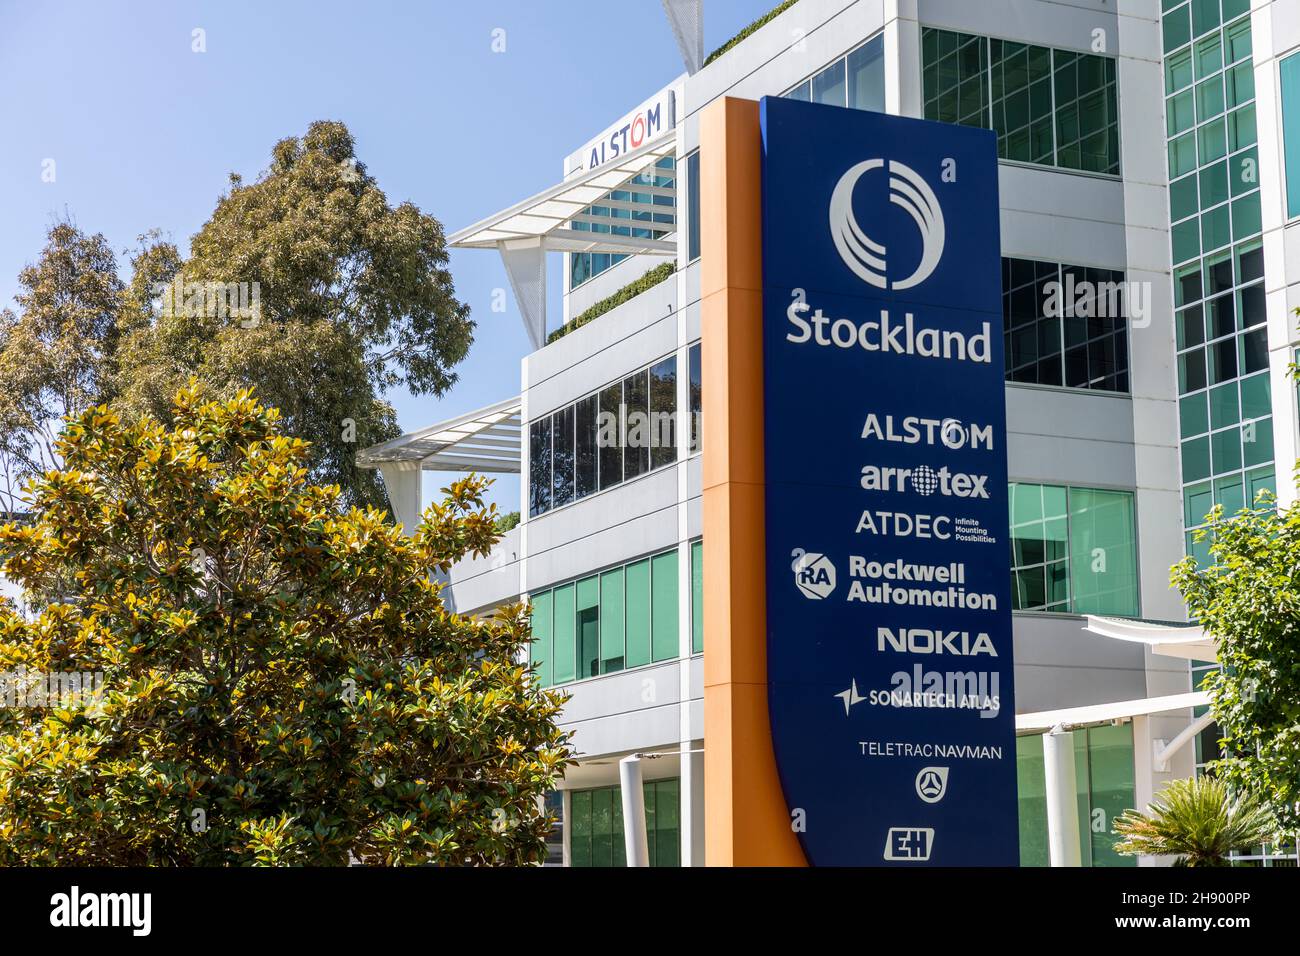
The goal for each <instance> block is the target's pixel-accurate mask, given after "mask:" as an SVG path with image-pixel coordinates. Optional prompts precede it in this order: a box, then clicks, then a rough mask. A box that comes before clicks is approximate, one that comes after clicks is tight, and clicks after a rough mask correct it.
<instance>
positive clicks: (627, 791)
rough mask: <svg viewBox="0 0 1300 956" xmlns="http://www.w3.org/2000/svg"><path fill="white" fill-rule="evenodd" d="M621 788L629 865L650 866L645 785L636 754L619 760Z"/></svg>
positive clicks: (639, 761) (624, 832) (624, 842)
mask: <svg viewBox="0 0 1300 956" xmlns="http://www.w3.org/2000/svg"><path fill="white" fill-rule="evenodd" d="M618 782H619V788H620V789H621V790H622V791H623V846H624V848H625V849H626V850H627V865H628V866H649V865H650V846H649V843H648V842H647V840H646V834H645V787H644V785H643V784H642V782H641V758H640V757H638V756H637V755H636V754H632V755H631V756H629V757H624V758H623V759H622V760H620V761H619V762H618Z"/></svg>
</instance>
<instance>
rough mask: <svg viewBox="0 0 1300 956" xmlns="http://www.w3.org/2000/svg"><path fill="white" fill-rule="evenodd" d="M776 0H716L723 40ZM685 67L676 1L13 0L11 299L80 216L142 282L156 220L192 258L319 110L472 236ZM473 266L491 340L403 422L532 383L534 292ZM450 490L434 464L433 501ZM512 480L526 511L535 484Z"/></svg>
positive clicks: (459, 254) (405, 193) (481, 329)
mask: <svg viewBox="0 0 1300 956" xmlns="http://www.w3.org/2000/svg"><path fill="white" fill-rule="evenodd" d="M773 5H775V0H709V2H706V4H705V48H706V49H712V48H714V47H716V46H718V45H720V44H721V43H723V42H725V41H726V40H727V38H729V37H730V36H732V35H733V34H735V33H736V32H737V30H739V29H740V28H741V27H743V26H744V25H745V24H747V23H749V22H750V21H751V20H753V19H754V18H756V17H758V16H759V15H761V14H762V13H764V12H765V11H766V10H767V9H768V8H769V7H771V6H773ZM195 28H201V29H203V30H204V31H205V39H206V46H207V50H206V52H204V53H195V52H193V51H192V50H191V46H192V40H191V36H192V31H193V30H194V29H195ZM497 28H501V29H504V30H505V40H506V51H505V52H504V53H494V52H492V48H491V44H492V31H493V30H495V29H497ZM681 71H682V64H681V60H680V58H679V56H678V53H677V48H676V45H675V44H674V42H673V38H672V32H671V30H670V29H669V27H668V23H667V20H666V18H665V17H664V15H663V12H662V8H661V6H660V3H659V0H603V2H601V0H565V2H560V0H478V2H472V3H463V2H453V0H434V2H419V3H417V2H414V0H412V2H407V3H387V2H370V3H366V4H358V3H343V2H336V0H315V2H310V3H308V2H298V0H292V2H289V0H275V2H267V0H261V2H255V0H225V2H220V3H215V2H212V3H200V2H176V0H170V2H164V0H136V2H128V0H83V2H48V3H46V2H42V3H32V2H29V0H0V90H3V91H4V92H3V93H0V142H2V143H3V144H4V145H3V148H2V149H0V304H2V305H4V306H10V307H12V305H13V296H14V294H15V292H16V291H17V289H18V283H17V276H18V272H19V270H20V269H22V267H23V266H24V265H26V264H28V263H29V262H32V261H33V260H35V258H36V257H37V256H38V255H39V253H40V249H41V247H42V245H43V241H44V234H45V232H46V230H47V229H48V228H49V226H50V225H51V223H52V222H53V221H54V220H55V219H56V218H59V217H62V216H64V215H65V214H66V215H70V216H71V217H72V218H73V219H74V221H75V222H76V223H77V224H78V225H79V226H80V227H81V228H82V229H84V230H86V231H88V232H102V233H103V234H104V235H105V236H106V237H107V238H108V240H109V242H110V243H111V245H112V246H113V248H114V250H115V251H117V252H118V258H119V264H120V265H121V266H122V268H123V274H124V277H125V269H126V253H127V251H128V250H130V249H132V248H133V247H134V246H135V244H136V237H137V236H139V235H140V234H141V233H143V232H145V231H146V230H148V229H151V228H154V227H157V228H160V229H162V230H163V232H164V233H165V234H166V235H167V236H168V237H169V238H171V239H172V240H173V241H174V242H176V243H177V244H178V245H179V246H180V247H181V250H182V252H185V251H187V249H188V245H189V239H190V237H191V236H192V235H193V234H194V233H195V232H196V231H197V230H198V229H199V227H200V226H201V225H202V224H203V223H204V222H205V221H206V219H207V218H208V216H209V215H210V214H211V212H212V209H213V207H214V205H215V203H216V199H217V197H218V195H219V194H220V193H221V192H222V191H223V190H224V189H225V188H226V186H227V177H228V174H229V173H230V172H232V171H233V172H238V173H240V174H241V175H243V176H244V178H245V180H251V179H253V178H255V177H256V176H257V175H258V173H259V172H260V171H261V170H263V169H264V168H265V167H266V165H267V163H268V161H269V158H270V151H271V147H272V145H273V144H274V143H275V142H276V141H277V140H279V139H281V138H283V137H285V136H291V135H301V134H302V133H304V132H305V131H306V129H307V126H308V124H309V123H311V122H312V121H313V120H317V119H335V120H342V121H343V122H345V123H346V124H347V125H348V127H349V128H350V129H351V131H352V133H353V135H354V136H355V137H356V140H357V153H358V156H359V158H360V159H361V161H362V162H364V163H365V164H366V167H367V169H368V171H369V172H370V173H371V174H372V175H373V176H375V178H376V179H377V180H378V183H379V185H380V187H381V188H382V189H383V190H384V191H385V192H386V193H387V195H388V198H389V201H390V202H391V203H393V204H396V203H399V202H402V201H406V200H409V201H412V202H414V203H415V204H416V205H418V206H419V207H420V208H421V209H422V210H423V211H424V212H426V213H429V214H431V215H433V216H435V217H437V218H438V219H439V220H440V221H441V222H442V223H443V225H444V226H445V227H446V228H447V230H448V232H451V231H453V230H455V229H458V228H460V227H461V226H464V225H467V224H469V223H471V222H473V221H475V220H477V219H480V218H482V217H483V216H486V215H488V214H490V213H492V212H495V211H497V210H498V209H501V208H504V207H505V206H508V205H510V204H512V203H514V202H517V201H518V200H520V199H523V198H525V197H526V196H528V195H530V194H532V193H534V192H536V191H538V190H540V189H543V188H545V187H546V186H549V185H551V184H553V183H554V182H555V181H557V180H558V178H559V176H560V174H561V164H562V161H563V157H564V156H565V155H567V154H568V153H569V152H570V151H572V150H573V149H576V148H577V147H578V146H580V145H581V144H582V143H583V142H584V141H585V140H587V139H589V138H590V137H591V136H593V135H595V134H596V133H598V132H600V130H601V129H602V128H603V127H604V126H606V125H608V124H609V123H611V122H612V121H613V120H615V119H617V118H618V117H619V116H621V115H622V114H623V113H625V112H626V111H627V110H629V109H630V108H632V107H633V106H635V105H637V104H638V103H639V102H641V101H642V100H643V99H645V98H646V97H647V96H649V95H650V94H651V93H653V92H654V91H655V90H657V89H658V88H659V87H661V86H662V85H663V84H664V83H666V82H668V81H670V80H671V79H673V78H674V77H675V76H677V75H678V74H679V73H680V72H681ZM47 159H53V160H54V162H55V167H54V169H55V181H54V182H52V183H48V182H43V181H42V176H41V173H42V168H43V165H42V164H43V162H44V161H45V160H47ZM551 258H552V259H553V261H552V263H551V270H552V276H553V281H551V282H550V287H551V288H552V289H553V290H555V289H558V288H560V286H559V278H560V271H559V270H560V265H561V263H560V257H559V256H558V255H555V256H552V257H551ZM452 270H453V274H454V276H455V280H456V289H457V293H458V295H459V296H460V298H461V299H462V300H464V301H466V302H468V303H469V304H470V306H471V308H472V309H473V311H474V316H475V318H476V319H477V321H478V323H479V325H478V329H477V337H476V341H475V344H474V347H473V349H472V350H471V352H470V354H469V357H468V358H467V359H466V360H465V362H464V363H462V364H461V366H460V367H459V372H460V375H461V381H460V382H459V383H458V384H457V385H456V386H455V388H454V389H453V390H452V391H451V392H449V393H448V394H447V395H446V396H444V397H443V398H442V399H441V400H434V399H431V398H429V397H422V398H414V397H412V396H411V395H409V394H405V393H395V394H392V395H390V396H389V397H390V399H391V400H392V401H393V403H394V405H395V406H396V408H397V411H398V417H399V420H400V422H401V425H402V427H403V429H407V430H409V429H413V428H417V427H419V426H421V425H425V424H429V423H431V422H434V421H437V420H439V419H442V418H446V417H449V416H452V415H455V414H458V413H460V412H463V411H468V410H470V409H473V408H477V407H479V406H481V405H486V404H488V403H490V402H494V401H497V400H499V399H501V398H505V397H508V396H509V395H512V394H514V393H516V392H517V391H518V389H519V360H520V359H521V358H522V357H523V356H524V355H525V354H526V353H527V351H528V344H527V339H526V337H525V335H524V332H523V328H522V325H521V323H520V322H519V319H518V314H517V312H516V311H515V307H514V302H513V299H512V298H511V299H510V311H509V312H508V313H507V314H504V315H502V314H500V313H493V312H492V311H491V310H490V303H491V297H492V292H493V290H494V289H497V288H508V283H507V281H506V278H505V273H504V271H503V270H502V268H501V265H500V260H499V258H498V257H497V256H496V255H495V254H494V253H491V252H487V251H479V250H465V251H455V252H453V253H452ZM554 307H558V302H556V303H555V305H554V306H553V308H554ZM552 314H553V315H554V314H557V313H555V312H553V313H552ZM437 477H442V476H437ZM437 485H438V482H437V479H436V477H426V480H425V488H426V495H429V494H430V493H431V492H432V491H434V490H436V488H437ZM494 492H495V493H494V495H493V497H494V498H495V499H496V500H497V501H498V503H499V504H500V506H501V507H502V508H503V509H504V510H514V509H516V508H517V507H518V501H519V483H518V480H517V479H516V478H514V477H509V478H504V479H502V480H501V481H499V482H498V484H497V486H496V488H495V489H494Z"/></svg>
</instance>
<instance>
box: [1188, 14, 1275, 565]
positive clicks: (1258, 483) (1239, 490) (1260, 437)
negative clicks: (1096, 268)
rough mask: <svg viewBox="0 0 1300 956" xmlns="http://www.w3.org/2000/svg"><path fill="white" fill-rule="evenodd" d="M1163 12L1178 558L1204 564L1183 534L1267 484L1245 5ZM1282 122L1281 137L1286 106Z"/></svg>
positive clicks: (1202, 554) (1267, 413)
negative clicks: (1180, 526) (1179, 498)
mask: <svg viewBox="0 0 1300 956" xmlns="http://www.w3.org/2000/svg"><path fill="white" fill-rule="evenodd" d="M1164 6H1165V7H1166V8H1167V9H1165V11H1164V13H1163V29H1164V41H1165V52H1166V57H1165V94H1166V97H1167V99H1166V100H1165V117H1166V126H1167V131H1168V135H1169V137H1170V139H1169V177H1170V185H1169V208H1170V223H1171V226H1170V233H1171V240H1170V241H1171V245H1172V252H1173V261H1174V276H1173V281H1174V309H1175V312H1174V327H1175V332H1176V335H1177V342H1178V371H1177V374H1178V393H1179V402H1178V412H1179V416H1178V417H1179V430H1180V438H1181V447H1180V454H1181V458H1182V483H1183V521H1184V529H1185V531H1186V541H1185V544H1186V548H1187V553H1188V554H1191V555H1193V556H1195V557H1197V558H1198V559H1201V560H1205V559H1206V558H1208V551H1209V542H1208V541H1202V542H1196V541H1194V540H1193V537H1194V535H1193V534H1192V531H1193V529H1195V528H1196V527H1198V526H1200V525H1202V524H1203V523H1204V519H1205V514H1206V513H1207V512H1208V511H1209V510H1210V509H1211V508H1212V507H1213V506H1214V505H1216V504H1219V505H1222V506H1223V508H1224V511H1225V512H1227V513H1229V514H1231V513H1234V512H1236V511H1238V510H1240V509H1241V508H1242V507H1245V506H1246V505H1248V504H1250V503H1252V502H1253V501H1254V498H1255V495H1256V494H1257V493H1258V492H1259V491H1260V490H1263V489H1270V490H1271V489H1272V488H1273V487H1274V485H1275V481H1274V472H1273V421H1272V410H1271V407H1270V404H1269V387H1268V381H1267V374H1266V372H1267V366H1268V343H1267V333H1266V331H1265V324H1264V320H1265V317H1266V316H1265V307H1264V291H1263V289H1264V287H1263V281H1264V260H1263V253H1262V251H1261V249H1260V243H1259V240H1258V236H1259V234H1260V231H1261V229H1262V219H1261V210H1260V202H1259V149H1258V146H1257V144H1256V118H1255V79H1254V64H1253V62H1252V60H1251V47H1252V40H1251V29H1250V16H1249V6H1250V5H1249V4H1248V3H1245V2H1243V0H1221V2H1219V0H1192V2H1191V3H1184V2H1182V0H1166V2H1165V4H1164ZM1286 73H1287V70H1286V64H1285V63H1284V64H1283V80H1282V87H1283V99H1284V101H1285V98H1286V88H1287V77H1286ZM1292 85H1294V81H1293V84H1292ZM1189 110H1190V112H1189ZM1283 114H1284V115H1283V127H1284V130H1283V133H1284V137H1285V136H1286V129H1285V128H1286V121H1287V117H1286V108H1285V102H1284V104H1283ZM1297 140H1300V136H1294V137H1289V142H1296V141H1297ZM1292 195H1293V193H1292V192H1291V191H1290V190H1289V191H1288V201H1289V202H1293V201H1294V200H1292V199H1291V196H1292ZM1297 198H1300V197H1297ZM1294 211H1295V212H1300V206H1297V207H1296V209H1295V210H1294Z"/></svg>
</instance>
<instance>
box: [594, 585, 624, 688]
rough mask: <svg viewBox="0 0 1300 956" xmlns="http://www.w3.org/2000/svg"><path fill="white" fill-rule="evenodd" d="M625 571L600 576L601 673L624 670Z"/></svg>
mask: <svg viewBox="0 0 1300 956" xmlns="http://www.w3.org/2000/svg"><path fill="white" fill-rule="evenodd" d="M623 635H624V618H623V569H622V568H615V569H614V570H613V571H606V572H605V573H604V574H602V575H601V576H600V672H601V673H602V674H609V673H612V672H614V671H621V670H622V669H623V664H624V661H623V654H624V648H623Z"/></svg>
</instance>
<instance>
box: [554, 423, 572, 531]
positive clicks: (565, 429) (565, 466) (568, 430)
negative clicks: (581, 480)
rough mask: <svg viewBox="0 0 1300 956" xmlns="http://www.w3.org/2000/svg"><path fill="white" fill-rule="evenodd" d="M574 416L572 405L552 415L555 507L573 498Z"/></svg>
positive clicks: (565, 503)
mask: <svg viewBox="0 0 1300 956" xmlns="http://www.w3.org/2000/svg"><path fill="white" fill-rule="evenodd" d="M573 418H574V415H573V406H572V405H570V406H569V407H568V408H562V409H560V410H559V411H558V412H556V413H555V414H554V415H552V416H551V420H552V422H553V424H552V428H553V432H552V436H551V441H552V442H553V443H554V444H553V448H554V449H555V450H554V452H553V453H552V455H551V459H552V461H553V462H554V465H553V468H554V474H553V475H552V477H551V488H552V501H551V506H552V507H554V508H558V507H560V506H561V505H567V504H568V503H569V502H570V501H572V500H573Z"/></svg>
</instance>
